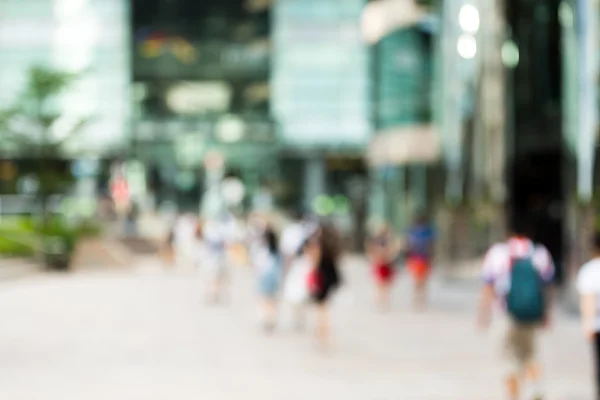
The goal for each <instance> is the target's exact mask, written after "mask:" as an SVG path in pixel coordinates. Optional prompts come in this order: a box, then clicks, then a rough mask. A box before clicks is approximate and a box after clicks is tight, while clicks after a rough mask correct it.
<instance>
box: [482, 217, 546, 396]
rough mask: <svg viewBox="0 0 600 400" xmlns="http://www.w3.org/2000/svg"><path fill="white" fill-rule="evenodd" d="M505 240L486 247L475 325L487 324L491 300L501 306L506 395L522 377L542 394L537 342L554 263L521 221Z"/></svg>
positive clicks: (518, 388) (517, 386) (517, 392)
mask: <svg viewBox="0 0 600 400" xmlns="http://www.w3.org/2000/svg"><path fill="white" fill-rule="evenodd" d="M513 231H514V232H513V234H512V235H511V236H510V237H509V239H508V240H507V241H506V242H504V243H498V244H496V245H494V246H492V248H491V249H490V250H489V251H488V253H487V255H486V256H485V260H484V263H483V281H484V285H483V289H482V297H481V303H480V309H479V325H480V327H482V328H484V329H487V327H488V326H489V325H490V320H491V311H492V306H493V304H494V300H495V299H497V300H499V305H500V306H501V309H502V310H504V317H505V318H503V320H502V322H503V323H504V324H503V325H504V326H503V327H502V328H503V329H502V330H503V335H504V338H503V356H504V361H505V362H506V381H505V384H506V390H507V394H508V395H509V399H518V398H520V393H521V392H522V388H521V384H522V381H523V378H525V379H524V380H525V381H526V382H527V383H528V384H529V386H530V389H531V390H532V391H533V392H534V397H533V398H535V399H542V392H541V385H540V366H539V364H538V360H537V349H536V345H537V342H538V340H537V339H538V337H537V334H538V330H539V329H540V328H541V327H543V326H549V323H550V312H551V295H552V294H551V283H552V281H553V277H554V264H553V262H552V257H551V256H550V253H549V252H548V250H547V249H546V248H545V247H544V246H542V245H539V244H535V243H534V242H533V241H532V240H531V239H530V238H529V237H528V236H527V229H526V228H525V227H524V226H523V224H522V222H521V221H519V222H518V223H517V224H516V226H515V228H514V229H513Z"/></svg>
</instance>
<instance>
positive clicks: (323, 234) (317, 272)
mask: <svg viewBox="0 0 600 400" xmlns="http://www.w3.org/2000/svg"><path fill="white" fill-rule="evenodd" d="M340 243H341V241H340V239H339V235H338V233H337V230H336V229H335V228H333V227H332V226H329V225H324V226H322V227H321V229H320V230H319V232H318V233H317V234H316V235H314V236H313V237H312V238H311V239H310V240H309V241H308V242H307V244H306V246H305V250H304V251H305V254H306V256H307V257H308V259H310V260H311V262H312V265H313V269H312V271H311V273H310V274H309V275H308V281H307V284H308V288H309V292H310V296H311V299H312V301H313V303H314V304H315V305H316V308H317V324H316V328H317V330H316V335H317V341H318V343H319V345H321V346H322V347H324V348H326V347H329V345H330V341H331V332H330V331H331V330H330V316H329V302H330V300H331V296H332V295H333V294H334V292H335V290H336V289H337V288H338V287H339V286H340V284H341V275H340V272H339V263H340V258H341V246H340Z"/></svg>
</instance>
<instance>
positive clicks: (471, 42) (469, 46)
mask: <svg viewBox="0 0 600 400" xmlns="http://www.w3.org/2000/svg"><path fill="white" fill-rule="evenodd" d="M456 50H457V51H458V54H459V55H460V56H461V57H462V58H465V59H467V60H470V59H473V58H475V55H476V54H477V41H476V40H475V38H474V37H473V36H471V35H461V36H460V37H459V38H458V43H457V44H456Z"/></svg>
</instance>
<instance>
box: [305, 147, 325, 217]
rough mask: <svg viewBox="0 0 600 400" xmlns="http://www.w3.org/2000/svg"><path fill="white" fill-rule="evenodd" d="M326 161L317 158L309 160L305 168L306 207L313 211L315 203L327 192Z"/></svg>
mask: <svg viewBox="0 0 600 400" xmlns="http://www.w3.org/2000/svg"><path fill="white" fill-rule="evenodd" d="M326 186H327V182H326V175H325V160H324V159H323V157H320V156H315V157H311V158H308V159H307V160H306V164H305V167H304V201H303V204H304V207H305V209H306V210H312V206H313V201H314V200H315V199H316V198H317V197H318V196H320V195H322V194H325V192H326V188H327V187H326Z"/></svg>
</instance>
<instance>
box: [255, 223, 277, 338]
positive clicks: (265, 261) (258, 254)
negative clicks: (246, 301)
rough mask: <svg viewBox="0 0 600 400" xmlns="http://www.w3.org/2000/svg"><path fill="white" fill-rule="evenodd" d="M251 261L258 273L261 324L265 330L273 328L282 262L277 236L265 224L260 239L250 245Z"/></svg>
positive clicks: (269, 330) (268, 330)
mask: <svg viewBox="0 0 600 400" xmlns="http://www.w3.org/2000/svg"><path fill="white" fill-rule="evenodd" d="M251 254H252V262H253V265H254V267H255V268H256V271H257V274H258V291H259V295H260V302H261V314H262V318H261V320H262V325H263V328H264V329H265V331H267V332H271V331H272V330H273V329H274V328H275V324H276V318H277V294H278V292H279V287H280V285H281V278H282V276H281V275H282V262H281V256H280V254H279V248H278V243H277V236H276V235H275V232H274V231H273V229H272V228H271V227H270V226H267V227H266V228H265V229H264V230H263V232H262V234H261V237H260V239H259V240H258V241H257V242H256V243H255V244H254V245H253V246H252V250H251Z"/></svg>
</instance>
